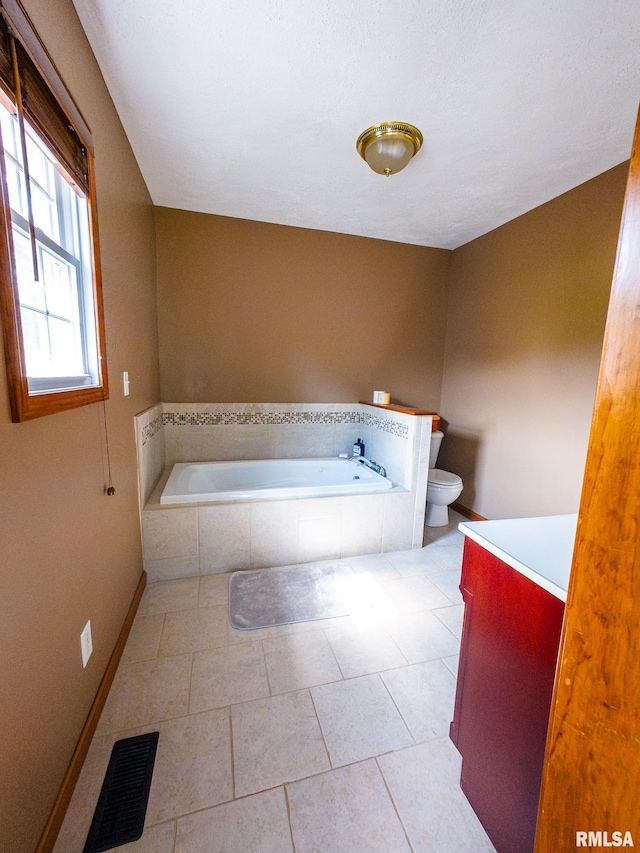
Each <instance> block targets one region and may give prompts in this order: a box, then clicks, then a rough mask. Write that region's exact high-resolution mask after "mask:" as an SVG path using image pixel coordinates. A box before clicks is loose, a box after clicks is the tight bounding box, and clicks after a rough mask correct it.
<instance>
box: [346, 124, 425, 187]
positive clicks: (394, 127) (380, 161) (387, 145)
mask: <svg viewBox="0 0 640 853" xmlns="http://www.w3.org/2000/svg"><path fill="white" fill-rule="evenodd" d="M421 145H422V134H421V133H420V131H419V130H418V128H417V127H414V126H413V125H412V124H405V123H404V122H399V121H389V122H384V123H383V124H374V125H373V126H372V127H369V128H367V130H365V131H364V132H363V133H361V134H360V136H359V137H358V141H357V142H356V148H357V149H358V153H359V154H360V156H361V157H362V158H363V159H364V160H365V161H366V162H367V163H368V165H369V166H370V168H371V169H373V171H374V172H377V173H378V174H379V175H387V176H389V175H394V174H396V172H399V171H400V170H401V169H404V167H405V166H406V165H407V163H408V162H409V160H411V158H412V157H413V155H414V154H415V153H416V152H417V151H419V150H420V146H421Z"/></svg>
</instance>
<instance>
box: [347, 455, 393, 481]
mask: <svg viewBox="0 0 640 853" xmlns="http://www.w3.org/2000/svg"><path fill="white" fill-rule="evenodd" d="M349 461H350V462H360V464H361V465H366V467H367V468H371V470H372V471H375V472H376V474H380V476H381V477H386V476H387V472H386V471H385V469H384V468H383V467H382V465H378V463H377V462H372V461H371V460H370V459H367V458H366V456H352V457H351V459H350V460H349Z"/></svg>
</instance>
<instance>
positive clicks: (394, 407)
mask: <svg viewBox="0 0 640 853" xmlns="http://www.w3.org/2000/svg"><path fill="white" fill-rule="evenodd" d="M358 402H359V403H360V405H361V406H373V408H374V409H386V410H387V411H388V412H401V413H402V414H403V415H431V416H432V417H433V427H432V429H433V430H434V431H435V430H436V429H437V428H438V424H439V423H440V415H439V414H438V413H437V412H430V411H428V410H427V409H416V408H415V407H414V406H401V405H399V404H396V403H370V402H369V400H358Z"/></svg>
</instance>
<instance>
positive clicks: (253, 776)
mask: <svg viewBox="0 0 640 853" xmlns="http://www.w3.org/2000/svg"><path fill="white" fill-rule="evenodd" d="M231 719H232V724H233V756H234V765H235V782H236V797H242V796H245V795H246V794H254V793H256V792H257V791H263V790H266V789H267V788H274V787H276V786H277V785H282V783H283V782H292V781H295V780H296V779H302V778H304V777H305V776H311V775H313V774H314V773H321V772H322V771H323V770H328V769H329V766H330V765H329V758H328V756H327V751H326V749H325V745H324V741H323V739H322V734H321V731H320V726H319V724H318V718H317V717H316V713H315V710H314V706H313V702H312V701H311V696H310V695H309V691H308V690H299V691H296V692H294V693H283V694H281V695H279V696H271V697H270V698H268V699H258V700H256V701H254V702H245V703H244V704H242V705H234V706H233V707H232V709H231Z"/></svg>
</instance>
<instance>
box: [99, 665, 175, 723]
mask: <svg viewBox="0 0 640 853" xmlns="http://www.w3.org/2000/svg"><path fill="white" fill-rule="evenodd" d="M190 677H191V655H179V656H178V657H173V658H156V659H155V660H150V661H140V662H136V663H127V664H120V666H119V667H118V671H117V673H116V677H115V678H114V680H113V685H112V686H111V690H110V692H109V696H108V698H107V701H106V703H105V706H104V711H103V712H102V716H101V717H100V722H99V723H98V732H99V733H100V734H105V733H107V732H114V731H120V730H121V729H127V728H132V727H133V726H145V725H147V724H148V723H155V722H158V721H160V720H169V719H172V718H173V717H180V716H182V715H183V714H186V713H187V707H188V704H189V680H190Z"/></svg>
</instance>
